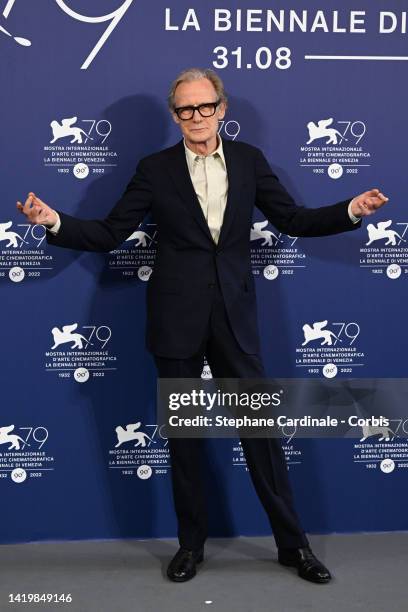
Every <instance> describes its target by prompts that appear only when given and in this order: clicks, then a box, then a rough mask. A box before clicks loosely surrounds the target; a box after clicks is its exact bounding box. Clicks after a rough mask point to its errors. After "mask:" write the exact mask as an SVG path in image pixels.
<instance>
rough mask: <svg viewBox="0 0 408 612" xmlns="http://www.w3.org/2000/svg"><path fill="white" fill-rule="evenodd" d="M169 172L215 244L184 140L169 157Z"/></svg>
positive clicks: (186, 203)
mask: <svg viewBox="0 0 408 612" xmlns="http://www.w3.org/2000/svg"><path fill="white" fill-rule="evenodd" d="M169 172H170V174H171V176H172V179H173V182H174V184H175V186H176V189H177V191H178V192H179V194H180V195H181V197H182V198H183V203H184V205H185V207H186V208H187V210H188V211H189V212H190V213H191V214H192V215H193V217H194V218H195V220H196V221H197V223H198V224H199V226H200V227H201V229H202V230H203V231H204V232H205V234H206V235H207V236H208V238H209V239H210V240H211V241H212V242H213V238H212V236H211V232H210V230H209V228H208V225H207V221H206V220H205V217H204V213H203V209H202V208H201V206H200V202H199V201H198V198H197V194H196V192H195V191H194V186H193V183H192V181H191V177H190V173H189V171H188V166H187V160H186V153H185V150H184V143H183V141H182V140H181V141H180V142H179V143H178V144H177V145H175V147H174V154H173V155H171V157H169Z"/></svg>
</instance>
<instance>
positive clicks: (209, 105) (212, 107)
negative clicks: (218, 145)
mask: <svg viewBox="0 0 408 612" xmlns="http://www.w3.org/2000/svg"><path fill="white" fill-rule="evenodd" d="M220 102H221V100H217V101H216V102H204V103H203V104H197V105H196V106H179V107H178V108H175V109H174V112H175V113H176V115H177V117H178V118H179V119H181V120H182V121H188V120H189V119H192V118H193V117H194V113H195V111H198V112H199V113H200V115H201V116H202V117H212V116H213V115H215V111H216V110H217V106H218V105H219V103H220Z"/></svg>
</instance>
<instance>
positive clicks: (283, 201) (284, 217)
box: [255, 149, 361, 237]
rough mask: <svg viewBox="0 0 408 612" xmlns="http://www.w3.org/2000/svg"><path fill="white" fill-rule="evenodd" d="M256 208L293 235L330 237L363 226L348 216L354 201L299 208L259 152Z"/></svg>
mask: <svg viewBox="0 0 408 612" xmlns="http://www.w3.org/2000/svg"><path fill="white" fill-rule="evenodd" d="M255 173H256V200H255V205H256V206H257V208H259V210H261V211H262V213H263V214H264V215H265V217H266V218H267V219H268V221H270V223H272V225H274V226H275V227H276V228H277V229H278V230H279V231H280V232H282V233H284V234H287V235H289V236H307V237H313V236H329V235H331V234H339V233H340V232H346V231H349V230H353V229H357V228H359V227H361V221H360V222H359V223H353V222H352V221H351V219H350V217H349V215H348V211H347V208H348V204H349V202H350V200H351V199H352V198H350V199H349V200H345V201H343V202H338V203H337V204H332V205H330V206H321V207H319V208H305V207H304V206H297V205H296V204H295V202H294V200H293V198H292V196H291V195H289V193H288V192H287V191H286V189H285V188H284V187H283V185H282V184H281V183H280V182H279V179H278V177H277V176H276V175H275V174H274V173H273V172H272V170H271V168H270V166H269V164H268V162H267V161H266V159H265V157H264V155H263V153H262V152H261V151H260V150H259V149H258V150H257V153H256V161H255Z"/></svg>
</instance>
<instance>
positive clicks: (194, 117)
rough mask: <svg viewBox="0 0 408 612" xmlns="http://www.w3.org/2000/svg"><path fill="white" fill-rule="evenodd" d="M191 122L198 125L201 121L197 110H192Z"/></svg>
mask: <svg viewBox="0 0 408 612" xmlns="http://www.w3.org/2000/svg"><path fill="white" fill-rule="evenodd" d="M193 121H195V122H196V123H199V122H200V121H202V117H201V115H200V113H199V112H198V108H195V109H194V114H193Z"/></svg>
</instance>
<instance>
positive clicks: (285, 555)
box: [278, 546, 331, 584]
mask: <svg viewBox="0 0 408 612" xmlns="http://www.w3.org/2000/svg"><path fill="white" fill-rule="evenodd" d="M278 561H279V563H280V564H281V565H286V566H289V567H296V568H297V570H298V574H299V576H300V577H301V578H304V579H305V580H310V582H318V583H321V584H322V583H325V582H329V581H330V580H331V574H330V572H329V570H328V569H327V567H325V566H324V565H323V563H321V562H320V561H319V559H316V557H315V556H314V554H313V553H312V551H311V549H310V547H309V546H305V547H304V548H279V549H278Z"/></svg>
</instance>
